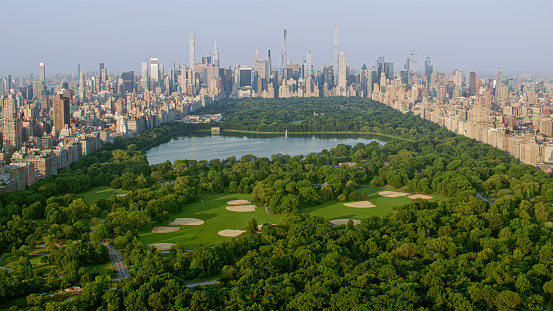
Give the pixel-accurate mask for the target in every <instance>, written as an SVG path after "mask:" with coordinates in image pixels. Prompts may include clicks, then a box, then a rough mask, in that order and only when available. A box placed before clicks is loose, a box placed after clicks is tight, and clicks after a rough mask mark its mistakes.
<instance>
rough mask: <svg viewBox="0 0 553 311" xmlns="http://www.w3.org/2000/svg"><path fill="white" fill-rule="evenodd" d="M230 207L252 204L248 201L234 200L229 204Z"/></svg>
mask: <svg viewBox="0 0 553 311" xmlns="http://www.w3.org/2000/svg"><path fill="white" fill-rule="evenodd" d="M227 204H228V205H248V204H252V202H250V201H248V200H232V201H228V202H227Z"/></svg>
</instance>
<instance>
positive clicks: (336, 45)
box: [334, 23, 340, 85]
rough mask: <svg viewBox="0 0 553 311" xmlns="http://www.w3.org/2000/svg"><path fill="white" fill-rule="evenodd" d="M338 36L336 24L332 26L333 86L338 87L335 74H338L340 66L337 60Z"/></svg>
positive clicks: (338, 50)
mask: <svg viewBox="0 0 553 311" xmlns="http://www.w3.org/2000/svg"><path fill="white" fill-rule="evenodd" d="M338 35H339V25H338V23H336V25H335V26H334V85H338V74H337V73H338V72H339V69H340V64H339V60H338V58H339V53H340V48H339V42H338Z"/></svg>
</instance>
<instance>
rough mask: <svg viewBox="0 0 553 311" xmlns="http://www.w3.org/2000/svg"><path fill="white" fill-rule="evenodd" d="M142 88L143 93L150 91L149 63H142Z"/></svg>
mask: <svg viewBox="0 0 553 311" xmlns="http://www.w3.org/2000/svg"><path fill="white" fill-rule="evenodd" d="M140 88H141V89H142V91H145V90H150V75H149V74H148V63H147V62H142V75H141V76H140Z"/></svg>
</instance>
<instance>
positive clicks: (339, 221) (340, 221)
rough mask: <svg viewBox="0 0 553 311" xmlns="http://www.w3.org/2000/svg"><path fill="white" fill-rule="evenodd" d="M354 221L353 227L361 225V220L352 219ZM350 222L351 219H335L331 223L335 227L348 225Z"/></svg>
mask: <svg viewBox="0 0 553 311" xmlns="http://www.w3.org/2000/svg"><path fill="white" fill-rule="evenodd" d="M352 220H353V225H358V224H360V223H361V220H359V219H352ZM348 221H349V219H334V220H331V221H330V223H331V224H334V225H347V224H348Z"/></svg>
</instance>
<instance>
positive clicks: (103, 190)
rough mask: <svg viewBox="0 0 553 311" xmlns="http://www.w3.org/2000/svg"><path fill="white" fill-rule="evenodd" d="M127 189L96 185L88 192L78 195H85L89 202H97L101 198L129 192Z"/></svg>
mask: <svg viewBox="0 0 553 311" xmlns="http://www.w3.org/2000/svg"><path fill="white" fill-rule="evenodd" d="M127 192H128V191H127V190H123V189H112V188H110V187H95V188H92V189H90V190H88V191H86V192H83V193H79V194H78V195H79V196H81V197H83V198H84V199H85V201H86V203H88V204H92V203H96V200H98V199H99V198H102V199H108V198H110V197H111V196H112V195H117V194H122V193H127Z"/></svg>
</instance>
